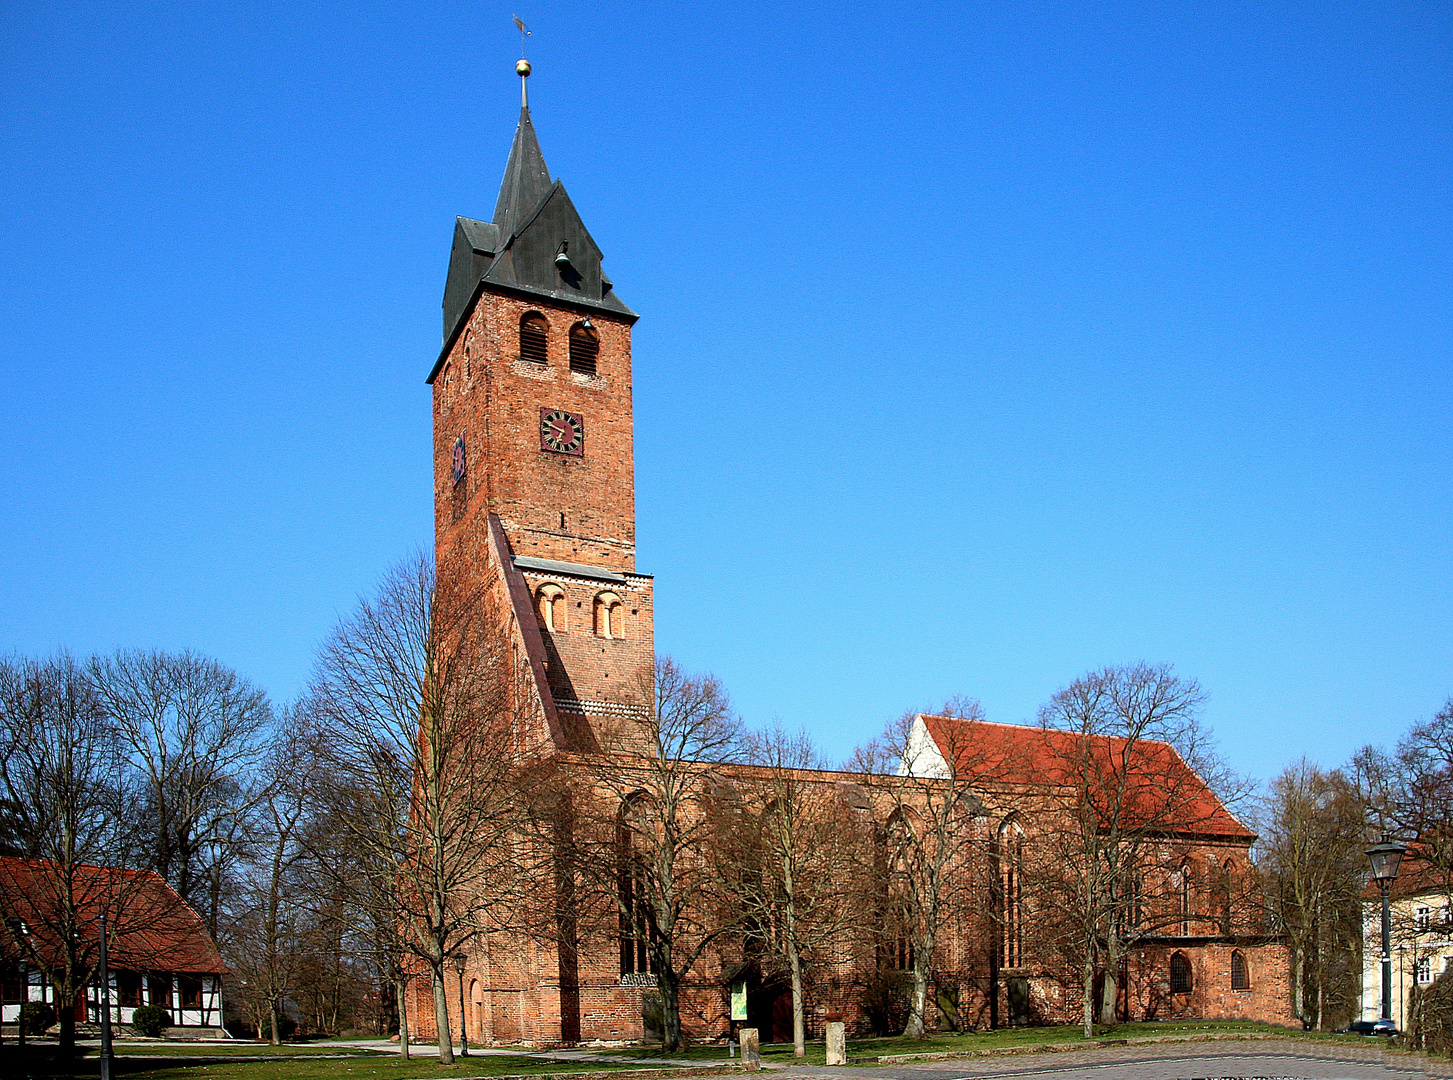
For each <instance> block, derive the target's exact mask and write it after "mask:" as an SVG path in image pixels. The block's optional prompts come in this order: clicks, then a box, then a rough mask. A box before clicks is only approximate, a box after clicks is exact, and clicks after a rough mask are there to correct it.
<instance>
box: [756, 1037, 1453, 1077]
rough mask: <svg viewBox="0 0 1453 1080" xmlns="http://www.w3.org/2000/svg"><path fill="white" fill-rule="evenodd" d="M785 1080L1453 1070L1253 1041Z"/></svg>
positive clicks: (1365, 1053)
mask: <svg viewBox="0 0 1453 1080" xmlns="http://www.w3.org/2000/svg"><path fill="white" fill-rule="evenodd" d="M784 1073H785V1075H784V1077H783V1080H786V1078H787V1077H793V1076H800V1077H803V1078H804V1080H805V1078H807V1077H811V1078H812V1080H826V1077H827V1076H829V1075H830V1076H833V1077H835V1078H836V1080H860V1078H861V1080H980V1078H983V1080H997V1078H1000V1077H1003V1078H1004V1080H1017V1078H1020V1077H1023V1078H1035V1077H1044V1078H1047V1080H1068V1078H1071V1077H1076V1076H1084V1077H1090V1078H1092V1080H1203V1078H1204V1080H1210V1078H1216V1080H1231V1078H1236V1080H1243V1078H1244V1080H1251V1078H1255V1080H1270V1078H1282V1077H1285V1078H1288V1080H1292V1078H1297V1080H1301V1078H1306V1080H1423V1078H1424V1077H1428V1076H1453V1070H1444V1069H1439V1070H1438V1071H1437V1072H1428V1071H1426V1070H1425V1069H1423V1068H1422V1067H1421V1066H1419V1065H1418V1064H1417V1063H1415V1062H1412V1061H1402V1060H1397V1059H1393V1060H1392V1061H1390V1062H1388V1063H1387V1064H1384V1063H1383V1061H1382V1054H1381V1048H1380V1047H1377V1046H1369V1047H1367V1048H1365V1049H1364V1048H1362V1047H1355V1048H1341V1047H1338V1048H1328V1049H1325V1050H1316V1049H1313V1048H1312V1047H1309V1046H1306V1045H1296V1044H1290V1043H1288V1044H1276V1043H1273V1044H1271V1045H1268V1044H1266V1043H1256V1044H1251V1045H1245V1046H1241V1045H1236V1046H1228V1045H1226V1044H1225V1043H1220V1044H1218V1045H1215V1046H1204V1047H1202V1046H1199V1045H1194V1044H1192V1045H1186V1044H1179V1045H1170V1046H1115V1047H1102V1048H1097V1049H1094V1050H1077V1051H1069V1052H1066V1053H1058V1054H1025V1055H1015V1056H1004V1057H997V1058H996V1057H985V1058H970V1059H960V1060H956V1061H931V1062H921V1063H917V1064H908V1065H876V1066H860V1067H857V1068H850V1069H828V1068H820V1067H803V1066H797V1067H790V1068H788V1069H787V1070H784Z"/></svg>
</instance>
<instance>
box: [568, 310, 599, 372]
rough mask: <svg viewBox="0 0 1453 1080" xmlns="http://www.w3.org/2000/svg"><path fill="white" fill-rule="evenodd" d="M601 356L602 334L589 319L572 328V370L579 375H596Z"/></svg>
mask: <svg viewBox="0 0 1453 1080" xmlns="http://www.w3.org/2000/svg"><path fill="white" fill-rule="evenodd" d="M599 356H600V336H599V335H598V334H596V332H595V329H594V328H593V327H592V326H591V325H590V322H589V320H587V321H585V322H578V323H576V324H575V325H574V326H572V327H571V328H570V370H571V371H573V372H575V373H576V374H577V375H594V374H595V362H596V360H597V358H599Z"/></svg>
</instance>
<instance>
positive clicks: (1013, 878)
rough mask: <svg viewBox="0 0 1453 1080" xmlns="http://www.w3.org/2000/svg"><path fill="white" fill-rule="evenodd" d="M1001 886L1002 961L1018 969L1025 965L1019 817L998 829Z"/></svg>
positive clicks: (1022, 849) (1004, 964)
mask: <svg viewBox="0 0 1453 1080" xmlns="http://www.w3.org/2000/svg"><path fill="white" fill-rule="evenodd" d="M998 884H999V887H998V897H997V898H996V899H997V900H998V903H997V904H996V905H995V906H996V907H997V908H998V911H997V912H996V914H997V915H998V916H999V926H1000V930H1001V938H1000V947H999V962H1000V963H1001V964H1002V965H1003V966H1004V967H1019V966H1020V965H1021V964H1023V963H1024V829H1023V827H1022V826H1021V825H1020V824H1019V820H1018V819H1017V818H1013V817H1011V818H1009V819H1008V820H1007V821H1005V822H1004V824H1003V825H1001V826H1000V827H999V883H998Z"/></svg>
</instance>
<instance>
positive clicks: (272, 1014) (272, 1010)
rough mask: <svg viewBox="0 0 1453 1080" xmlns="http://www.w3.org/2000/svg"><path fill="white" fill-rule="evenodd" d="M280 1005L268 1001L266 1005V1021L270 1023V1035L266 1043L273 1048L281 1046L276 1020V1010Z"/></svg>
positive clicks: (280, 1033) (280, 1036) (281, 1040)
mask: <svg viewBox="0 0 1453 1080" xmlns="http://www.w3.org/2000/svg"><path fill="white" fill-rule="evenodd" d="M280 1004H281V1002H277V1001H269V1002H268V1003H267V1015H268V1019H269V1020H270V1021H271V1023H272V1034H271V1035H270V1036H269V1038H268V1042H270V1043H272V1044H273V1045H274V1046H281V1045H282V1043H283V1039H282V1032H281V1031H279V1030H278V1020H277V1014H278V1008H279V1006H280Z"/></svg>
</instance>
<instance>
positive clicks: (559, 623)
mask: <svg viewBox="0 0 1453 1080" xmlns="http://www.w3.org/2000/svg"><path fill="white" fill-rule="evenodd" d="M535 603H536V605H537V607H538V608H539V615H540V628H541V629H543V630H548V631H549V632H550V633H552V634H554V633H558V632H560V631H563V630H564V629H565V590H564V589H562V588H560V586H559V585H541V586H540V587H539V588H538V589H537V590H535Z"/></svg>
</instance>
